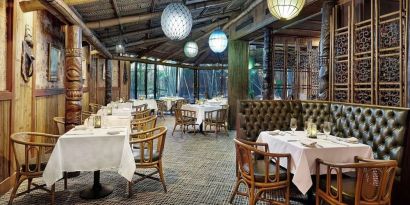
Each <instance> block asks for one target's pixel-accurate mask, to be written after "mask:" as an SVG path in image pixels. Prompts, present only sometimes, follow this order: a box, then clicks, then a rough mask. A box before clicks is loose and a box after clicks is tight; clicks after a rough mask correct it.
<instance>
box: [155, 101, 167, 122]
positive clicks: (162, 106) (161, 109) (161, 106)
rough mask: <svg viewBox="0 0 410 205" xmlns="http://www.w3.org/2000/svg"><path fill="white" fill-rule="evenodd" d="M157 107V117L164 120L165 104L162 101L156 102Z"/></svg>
mask: <svg viewBox="0 0 410 205" xmlns="http://www.w3.org/2000/svg"><path fill="white" fill-rule="evenodd" d="M157 106H158V111H157V115H158V117H162V119H165V112H166V111H167V103H166V102H165V101H163V100H157Z"/></svg>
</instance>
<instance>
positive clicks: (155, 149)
mask: <svg viewBox="0 0 410 205" xmlns="http://www.w3.org/2000/svg"><path fill="white" fill-rule="evenodd" d="M166 135H167V128H166V127H156V128H154V129H150V130H146V131H143V132H139V133H133V134H131V135H130V136H131V141H130V144H131V145H132V147H134V146H135V145H136V146H137V147H140V148H141V147H144V149H136V152H137V153H136V154H137V155H138V157H137V158H136V161H137V162H136V164H137V165H152V164H156V163H157V162H158V161H160V160H161V159H162V153H163V151H164V145H165V137H166Z"/></svg>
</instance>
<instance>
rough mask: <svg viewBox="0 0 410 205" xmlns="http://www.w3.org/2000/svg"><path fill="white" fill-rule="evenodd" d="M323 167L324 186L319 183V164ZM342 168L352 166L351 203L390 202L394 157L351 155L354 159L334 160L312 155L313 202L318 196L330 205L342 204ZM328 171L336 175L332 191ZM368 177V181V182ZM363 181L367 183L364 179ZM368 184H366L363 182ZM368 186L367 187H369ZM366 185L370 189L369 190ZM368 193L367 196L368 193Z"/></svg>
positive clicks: (395, 162) (317, 204) (372, 203)
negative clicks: (372, 157) (353, 160)
mask: <svg viewBox="0 0 410 205" xmlns="http://www.w3.org/2000/svg"><path fill="white" fill-rule="evenodd" d="M321 166H325V167H326V170H327V172H326V175H325V177H326V178H325V179H324V180H325V182H326V190H322V189H321V187H320V182H321V181H320V180H323V179H321V177H320V167H321ZM343 169H355V170H356V172H355V173H356V182H355V196H354V204H355V205H359V204H366V205H376V204H381V205H383V204H388V205H389V204H390V203H391V202H390V201H391V191H392V188H393V183H394V177H395V173H396V169H397V161H396V160H369V159H362V158H359V157H355V163H348V164H337V163H329V162H325V161H323V160H321V159H316V205H319V204H320V201H321V200H324V201H325V202H327V203H329V204H332V205H342V204H343V205H345V204H347V203H346V202H344V201H343V196H344V194H343V193H344V192H343V183H342V181H343ZM332 175H333V178H334V176H336V182H337V183H336V190H333V191H332V184H331V180H332ZM369 179H370V182H369ZM366 181H367V183H366ZM366 185H368V186H366ZM369 186H370V187H369ZM369 189H371V190H370V191H369ZM369 194H371V196H369Z"/></svg>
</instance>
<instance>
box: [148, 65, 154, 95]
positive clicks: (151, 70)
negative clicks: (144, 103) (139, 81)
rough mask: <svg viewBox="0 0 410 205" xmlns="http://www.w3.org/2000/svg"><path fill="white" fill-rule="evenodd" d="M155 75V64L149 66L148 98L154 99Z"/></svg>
mask: <svg viewBox="0 0 410 205" xmlns="http://www.w3.org/2000/svg"><path fill="white" fill-rule="evenodd" d="M154 73H155V65H154V64H147V98H148V99H153V98H154V86H155V85H154V79H155V78H154Z"/></svg>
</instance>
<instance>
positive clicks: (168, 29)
mask: <svg viewBox="0 0 410 205" xmlns="http://www.w3.org/2000/svg"><path fill="white" fill-rule="evenodd" d="M161 27H162V31H164V34H165V35H166V36H167V37H168V38H170V39H171V40H182V39H184V38H186V37H187V36H188V35H189V33H190V32H191V29H192V15H191V12H190V11H189V9H188V8H187V7H186V6H185V5H183V4H182V3H170V4H168V6H167V7H166V8H165V9H164V11H163V12H162V15H161Z"/></svg>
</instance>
